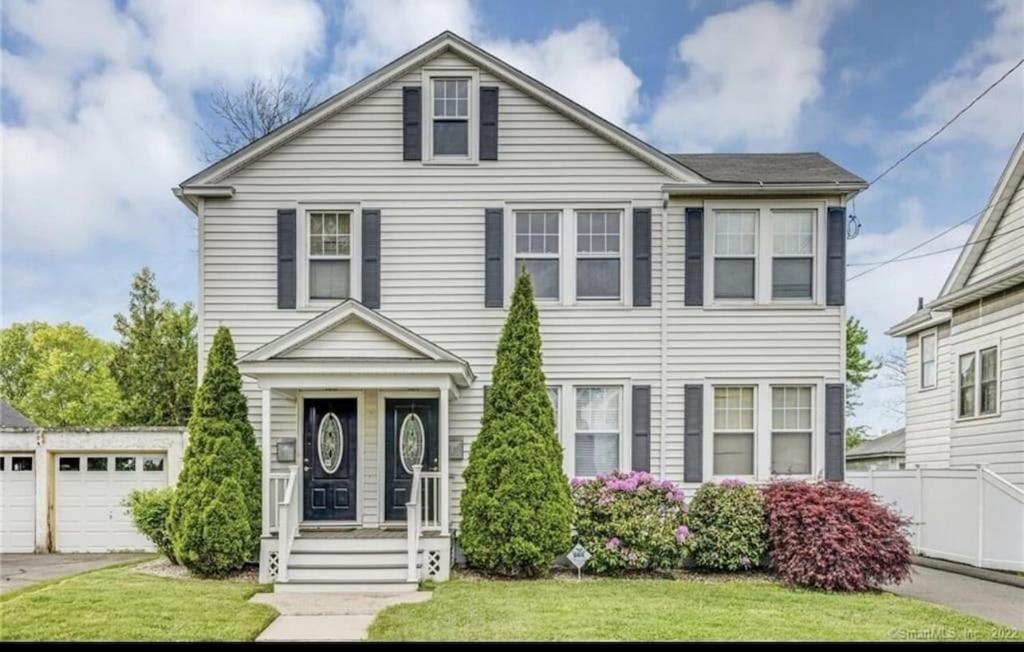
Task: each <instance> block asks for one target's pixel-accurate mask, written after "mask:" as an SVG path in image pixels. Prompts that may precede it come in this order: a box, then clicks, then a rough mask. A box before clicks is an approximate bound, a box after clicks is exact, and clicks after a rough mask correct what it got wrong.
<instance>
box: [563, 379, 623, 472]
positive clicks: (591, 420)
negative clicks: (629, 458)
mask: <svg viewBox="0 0 1024 652" xmlns="http://www.w3.org/2000/svg"><path fill="white" fill-rule="evenodd" d="M621 434H622V388H621V387H577V388H576V434H575V437H576V441H575V446H574V448H575V475H577V476H581V477H593V476H596V475H597V474H599V473H609V472H611V471H614V470H615V469H617V468H619V440H620V437H621Z"/></svg>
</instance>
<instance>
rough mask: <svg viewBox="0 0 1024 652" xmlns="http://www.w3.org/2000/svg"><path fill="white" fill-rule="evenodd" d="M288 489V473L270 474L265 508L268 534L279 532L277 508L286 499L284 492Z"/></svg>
mask: <svg viewBox="0 0 1024 652" xmlns="http://www.w3.org/2000/svg"><path fill="white" fill-rule="evenodd" d="M287 488H288V472H287V471H284V472H281V471H278V472H277V473H271V474H270V478H269V486H268V488H267V492H268V493H267V504H266V505H265V506H264V507H263V509H264V510H265V511H266V519H267V529H266V531H267V532H277V506H278V505H279V504H280V503H281V500H282V499H283V498H284V492H285V489H287Z"/></svg>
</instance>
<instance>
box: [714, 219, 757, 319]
mask: <svg viewBox="0 0 1024 652" xmlns="http://www.w3.org/2000/svg"><path fill="white" fill-rule="evenodd" d="M757 216H758V211H756V210H719V211H715V213H714V239H715V248H714V288H715V298H716V299H750V300H752V299H754V297H755V296H756V289H757V221H758V220H757Z"/></svg>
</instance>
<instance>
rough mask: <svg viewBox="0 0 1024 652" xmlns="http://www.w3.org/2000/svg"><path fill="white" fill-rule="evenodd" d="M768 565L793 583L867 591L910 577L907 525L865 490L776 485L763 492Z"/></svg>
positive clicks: (824, 485) (827, 485)
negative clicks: (766, 525)
mask: <svg viewBox="0 0 1024 652" xmlns="http://www.w3.org/2000/svg"><path fill="white" fill-rule="evenodd" d="M764 498H765V509H766V512H767V523H768V541H769V546H770V550H769V563H770V564H771V567H772V569H773V570H774V571H775V572H776V573H777V574H778V576H779V578H780V579H781V580H782V581H784V582H787V583H789V584H799V585H802V586H814V587H818V588H822V589H827V590H829V591H863V590H865V589H867V588H869V587H870V586H872V585H878V584H885V583H889V582H899V581H901V580H903V579H905V578H906V577H907V576H908V575H909V573H910V544H909V542H908V541H907V533H906V527H907V525H908V521H907V520H905V519H903V518H902V517H901V516H900V515H899V514H897V513H895V512H894V511H892V510H891V509H889V508H888V507H887V506H885V505H883V504H881V503H879V502H878V501H877V500H876V499H875V497H874V496H873V495H872V494H870V493H869V492H867V491H864V490H863V489H858V488H856V487H851V486H849V485H845V484H841V483H837V482H819V483H810V482H792V481H789V482H777V483H773V484H771V485H769V486H768V487H766V488H765V490H764Z"/></svg>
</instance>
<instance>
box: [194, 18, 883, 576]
mask: <svg viewBox="0 0 1024 652" xmlns="http://www.w3.org/2000/svg"><path fill="white" fill-rule="evenodd" d="M864 187H865V183H864V181H863V180H862V179H860V178H859V177H857V176H855V175H853V174H851V173H850V172H848V171H846V170H844V169H843V168H841V167H839V166H838V165H836V164H834V163H832V162H831V161H829V160H828V159H826V158H824V157H823V156H821V155H819V154H816V153H800V154H746V155H727V154H722V155H716V154H691V155H670V154H665V153H663V152H661V151H659V150H657V149H655V148H654V147H652V146H650V145H648V144H646V143H644V142H643V141H641V140H640V139H638V138H637V137H635V136H633V135H631V134H629V133H627V132H625V131H623V130H622V129H620V128H618V127H616V126H614V125H612V124H610V123H608V122H607V121H605V120H603V119H601V118H600V117H598V116H596V115H594V114H593V113H591V112H589V111H588V110H586V109H585V108H583V107H581V106H580V105H578V104H576V103H574V102H573V101H571V100H569V99H567V98H566V97H564V96H562V95H560V94H559V93H558V92H557V91H556V90H554V89H551V88H548V87H547V86H545V85H543V84H542V83H540V82H538V81H537V80H535V79H532V78H530V77H528V76H527V75H525V74H523V73H522V72H520V71H518V70H516V69H514V68H512V67H511V66H509V65H508V64H506V63H504V62H503V61H501V60H499V59H497V58H495V57H494V56H492V55H490V54H488V53H487V52H485V51H483V50H481V49H480V48H478V47H476V46H474V45H473V44H471V43H469V42H467V41H465V40H463V39H462V38H460V37H458V36H456V35H454V34H451V33H449V32H445V33H443V34H440V35H439V36H437V37H436V38H434V39H432V40H430V41H428V42H427V43H425V44H423V45H422V46H420V47H418V48H416V49H415V50H413V51H411V52H409V53H408V54H406V55H404V56H402V57H401V58H399V59H397V60H396V61H394V62H392V63H390V64H388V65H387V66H385V67H384V68H381V69H380V70H378V71H377V72H375V73H373V74H372V75H370V76H368V77H366V78H365V79H363V80H362V81H360V82H358V83H356V84H355V85H353V86H351V87H350V88H348V89H346V90H344V91H342V92H341V93H339V94H337V95H334V96H333V97H331V98H329V99H327V100H326V101H324V102H323V103H321V104H319V105H318V106H316V107H314V108H312V109H311V110H309V111H307V112H306V113H304V114H302V115H300V116H299V117H297V118H296V119H294V120H293V121H291V122H289V123H288V124H286V125H284V126H283V127H281V128H280V129H278V130H277V131H274V132H273V133H271V134H269V135H268V136H266V137H264V138H262V139H260V140H258V141H256V142H254V143H252V144H250V145H249V146H247V147H245V148H244V149H242V150H240V151H238V152H236V153H235V154H232V155H231V156H229V157H227V158H225V159H224V160H222V161H220V162H218V163H215V164H214V165H212V166H210V167H209V168H207V169H205V170H203V171H201V172H199V173H198V174H196V175H195V176H193V177H191V178H189V179H187V180H185V181H183V182H182V183H181V184H180V186H179V187H178V188H175V194H176V195H177V196H178V197H179V198H180V199H181V201H182V202H183V203H184V204H185V205H186V206H187V207H188V208H189V210H190V211H192V212H193V213H194V214H195V215H196V217H197V218H198V233H199V298H200V300H199V308H200V310H199V315H200V324H199V327H200V333H201V343H202V353H203V355H201V356H200V358H201V359H202V358H204V357H205V353H206V352H207V351H208V350H209V347H210V345H211V342H212V339H213V335H214V333H215V331H216V329H217V328H218V327H219V326H227V327H229V328H230V329H231V332H232V334H233V336H234V339H235V343H236V345H237V347H238V351H239V355H240V359H239V361H238V364H239V368H240V370H241V372H242V374H243V376H244V378H245V379H246V382H245V391H246V392H247V395H248V399H249V406H250V414H251V418H252V422H253V424H254V426H255V428H256V431H257V432H258V433H260V436H261V439H262V450H263V496H264V505H265V510H264V520H263V540H262V541H263V542H262V551H261V575H262V577H263V579H264V580H268V581H270V580H273V581H275V582H276V584H277V587H278V590H373V589H381V590H389V591H390V590H395V589H402V588H414V587H415V586H416V583H417V582H418V581H419V580H421V579H423V578H426V577H432V578H437V579H444V578H445V577H447V574H448V571H449V567H450V564H451V559H452V556H453V554H454V553H455V550H456V549H457V539H458V533H459V520H460V519H459V497H460V493H461V491H462V489H463V480H462V473H463V470H464V469H465V465H466V461H467V459H468V453H469V448H470V445H471V444H472V441H473V438H474V436H475V435H476V433H477V430H478V428H479V422H480V416H481V412H482V409H483V402H484V393H485V389H486V387H487V385H488V383H489V379H490V374H491V367H492V365H493V363H494V354H495V347H496V343H497V340H498V336H499V333H500V330H501V327H502V324H503V322H504V320H505V315H506V311H505V308H506V306H507V304H508V300H509V296H510V293H511V289H512V286H513V280H514V275H515V274H516V272H517V270H520V269H523V268H525V269H526V270H527V271H528V272H529V273H530V274H531V276H532V278H533V283H534V287H535V289H536V294H537V303H538V306H539V309H540V318H541V330H542V336H543V341H544V370H545V373H546V376H547V379H548V383H549V386H550V395H551V399H552V401H553V403H554V406H555V410H556V413H557V422H558V431H559V437H560V438H561V442H562V444H563V446H564V450H565V459H564V467H565V472H566V474H567V475H568V476H570V477H571V476H592V475H595V474H597V473H601V472H606V471H611V470H613V469H645V470H650V471H651V472H652V473H654V474H655V475H657V476H659V477H663V478H667V479H670V480H672V481H675V482H678V483H682V484H683V485H684V486H686V487H688V488H694V487H696V486H697V485H698V484H699V483H701V482H702V481H708V480H713V479H715V478H722V477H727V476H728V477H743V478H747V479H750V480H752V481H766V480H768V479H770V478H771V477H773V476H791V477H829V478H836V479H838V478H842V477H843V440H844V436H843V391H844V390H843V380H844V377H845V359H844V355H845V347H844V342H843V337H844V323H845V320H846V310H845V307H844V297H845V275H844V267H845V236H846V210H845V204H846V201H847V200H848V199H849V197H850V196H851V195H853V194H854V193H856V192H857V191H859V190H860V189H863V188H864Z"/></svg>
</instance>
